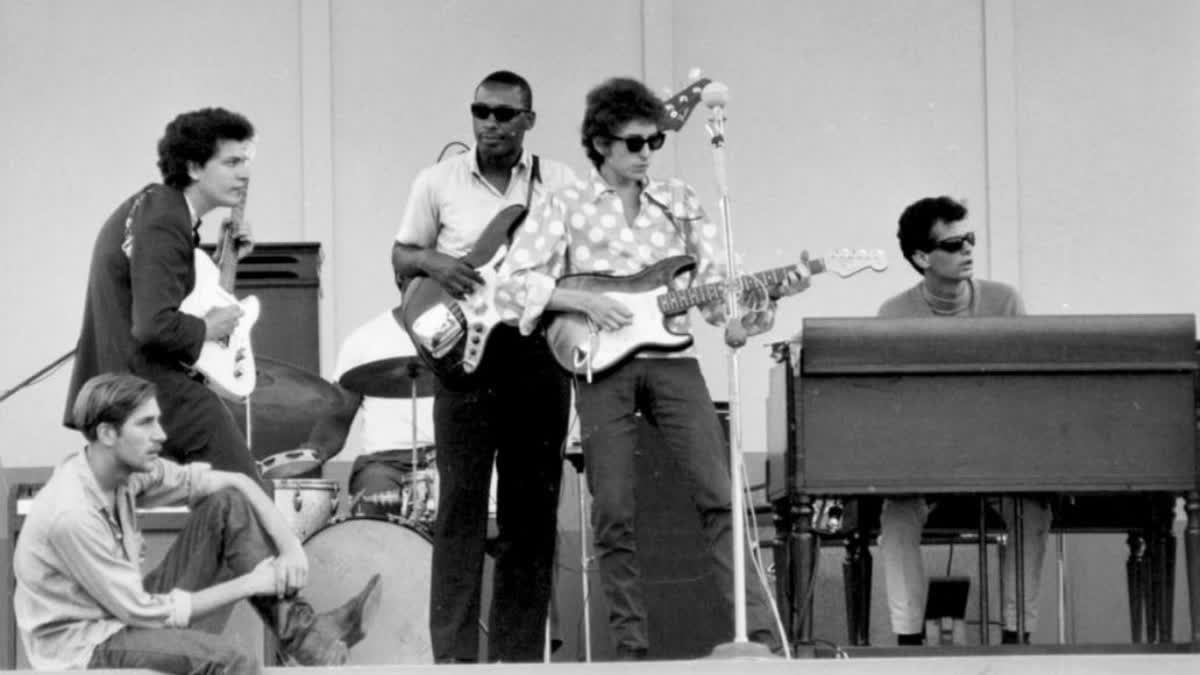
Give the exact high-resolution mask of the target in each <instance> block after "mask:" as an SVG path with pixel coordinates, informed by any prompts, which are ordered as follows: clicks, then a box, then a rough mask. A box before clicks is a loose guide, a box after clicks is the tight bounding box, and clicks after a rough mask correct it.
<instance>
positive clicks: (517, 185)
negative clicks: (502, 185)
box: [396, 148, 577, 258]
mask: <svg viewBox="0 0 1200 675" xmlns="http://www.w3.org/2000/svg"><path fill="white" fill-rule="evenodd" d="M532 161H533V155H531V154H530V153H529V151H528V150H526V151H525V152H524V153H523V154H522V155H521V159H520V160H519V161H518V162H517V165H516V166H514V167H513V169H512V177H511V179H510V180H509V183H508V189H507V190H506V191H505V192H504V193H503V194H502V193H501V192H500V191H499V190H497V189H496V187H495V186H494V185H492V184H491V183H489V182H488V181H487V179H486V178H484V177H483V174H482V173H481V172H480V170H479V163H478V161H477V160H476V156H475V148H471V150H470V152H464V153H462V154H461V155H455V156H453V157H449V158H447V159H445V160H443V161H441V162H438V163H437V164H434V165H433V166H430V167H426V168H424V169H422V170H421V172H420V173H418V174H417V178H416V180H414V181H413V184H412V189H411V190H410V191H409V195H408V203H407V204H406V205H405V208H404V215H403V216H402V217H401V219H400V229H399V230H398V231H397V232H396V242H397V243H400V244H407V245H410V246H420V247H422V248H428V247H434V248H435V249H436V250H437V251H439V252H441V253H445V254H447V255H450V256H453V257H455V258H461V257H462V256H465V255H466V254H468V253H470V252H471V247H472V246H474V245H475V241H476V240H477V239H479V235H481V234H483V230H484V229H485V228H486V227H487V225H488V223H490V222H491V220H492V218H493V217H494V216H495V215H496V214H497V213H499V212H500V210H501V209H503V208H505V207H507V206H511V205H512V204H524V203H525V196H526V194H527V193H528V190H529V173H530V170H531V167H530V164H531V163H532ZM538 165H539V168H538V172H539V173H540V174H541V177H542V180H541V182H538V183H534V186H533V199H532V201H533V202H536V201H537V200H538V198H539V197H541V196H542V195H545V194H548V193H550V192H552V191H554V190H557V189H559V188H561V187H565V186H567V185H570V184H572V183H574V182H576V180H577V178H576V177H575V172H573V171H571V168H570V167H568V166H567V165H566V164H563V163H562V162H556V161H554V160H552V159H546V158H545V157H542V156H540V155H539V156H538Z"/></svg>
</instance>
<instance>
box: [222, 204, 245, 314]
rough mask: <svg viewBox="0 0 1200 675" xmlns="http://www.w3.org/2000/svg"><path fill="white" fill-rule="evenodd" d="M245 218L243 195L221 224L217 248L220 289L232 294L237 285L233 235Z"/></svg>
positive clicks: (235, 251) (235, 247) (235, 250)
mask: <svg viewBox="0 0 1200 675" xmlns="http://www.w3.org/2000/svg"><path fill="white" fill-rule="evenodd" d="M245 217H246V197H245V195H243V196H242V199H241V201H239V202H238V203H237V204H235V205H234V206H233V208H232V209H231V210H230V211H229V219H228V220H226V221H225V222H224V223H222V224H221V244H220V246H218V247H217V250H219V251H220V252H221V257H220V259H219V260H217V269H218V270H219V271H220V273H221V276H220V284H221V288H224V289H225V290H227V291H229V292H230V293H233V288H234V285H235V284H236V283H237V263H238V261H237V242H236V241H235V240H234V233H235V232H237V231H239V230H240V229H241V227H242V219H243V218H245Z"/></svg>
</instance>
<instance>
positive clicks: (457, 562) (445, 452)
mask: <svg viewBox="0 0 1200 675" xmlns="http://www.w3.org/2000/svg"><path fill="white" fill-rule="evenodd" d="M570 400H571V397H570V383H569V380H568V379H567V377H566V375H565V374H563V372H562V371H561V370H560V369H559V368H558V366H557V365H556V364H555V363H554V362H553V360H552V359H551V357H550V352H549V349H548V347H547V346H546V343H545V340H544V339H543V338H542V337H541V336H530V337H526V338H522V337H519V336H518V335H517V333H516V331H515V329H512V328H510V327H508V326H500V327H497V329H496V331H495V332H494V333H493V335H492V337H491V340H490V342H489V344H488V348H487V354H486V356H485V362H484V366H483V370H482V371H481V372H480V374H479V383H478V386H475V387H473V388H463V387H458V386H454V385H452V384H451V383H439V386H438V388H437V391H436V394H435V398H434V408H433V414H434V429H435V433H436V437H437V453H438V455H437V470H438V480H439V484H440V485H439V490H440V495H439V499H438V514H437V523H436V525H435V526H434V537H433V582H432V589H431V591H430V602H429V606H430V609H429V627H430V634H431V638H432V643H433V655H434V658H435V659H436V660H438V661H447V660H452V659H453V660H461V661H475V660H476V659H477V658H478V652H479V626H478V623H479V613H480V608H479V604H480V591H481V587H482V577H483V558H484V543H485V538H486V536H487V514H488V509H487V507H488V504H487V501H488V489H489V486H490V483H491V473H492V461H493V458H494V459H495V462H496V470H497V473H498V476H497V495H496V500H497V504H496V517H497V525H498V527H499V539H498V541H497V543H496V547H495V554H496V566H495V576H494V584H493V591H492V607H491V614H490V618H489V621H488V625H489V627H490V633H489V635H488V647H489V654H488V658H489V659H491V660H496V659H501V660H504V661H534V660H537V659H539V658H540V656H541V652H542V644H543V636H544V630H545V622H546V612H547V608H548V606H549V602H550V588H551V578H552V573H553V565H554V544H555V540H556V527H557V518H558V514H557V509H558V491H559V482H560V480H561V476H562V444H563V440H564V438H565V437H566V431H567V418H568V415H569V408H570Z"/></svg>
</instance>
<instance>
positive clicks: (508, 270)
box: [496, 195, 568, 335]
mask: <svg viewBox="0 0 1200 675" xmlns="http://www.w3.org/2000/svg"><path fill="white" fill-rule="evenodd" d="M565 217H566V206H565V204H564V203H563V202H562V200H560V199H558V198H556V197H554V196H553V195H550V196H549V197H547V198H546V199H544V200H542V201H541V202H540V203H539V204H535V205H534V208H533V209H532V212H531V213H530V214H529V216H528V217H527V218H526V219H525V222H523V223H522V224H521V226H520V227H518V228H517V231H516V233H514V234H513V239H512V244H511V245H510V247H509V251H508V255H507V256H506V257H505V258H504V262H503V263H502V264H501V266H500V273H499V278H498V281H497V286H496V310H497V311H498V312H499V314H500V318H501V320H503V321H504V322H506V323H509V324H516V325H517V328H518V329H520V331H521V334H522V335H529V334H530V333H532V332H533V331H534V330H535V329H536V328H537V325H538V322H539V321H540V319H541V317H542V314H543V313H544V312H545V311H546V304H547V303H548V302H550V296H551V295H553V294H554V287H555V286H556V284H557V280H558V278H559V277H561V276H562V274H563V271H564V270H565V268H566V254H567V244H568V242H567V228H566V226H565V224H564V219H565Z"/></svg>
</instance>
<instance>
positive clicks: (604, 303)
mask: <svg viewBox="0 0 1200 675" xmlns="http://www.w3.org/2000/svg"><path fill="white" fill-rule="evenodd" d="M546 309H551V310H556V311H562V312H579V313H580V314H583V315H584V316H586V317H587V318H588V322H589V323H592V324H595V325H597V326H599V327H600V329H601V330H607V331H615V330H620V329H621V328H624V327H625V326H628V325H629V324H630V323H632V322H633V312H631V311H629V308H628V307H626V306H625V305H624V304H623V303H622V302H621V301H620V300H615V299H613V298H610V297H608V296H607V295H605V294H603V293H595V292H592V291H584V290H577V289H570V288H555V289H554V292H553V293H552V294H551V295H550V301H549V302H547V303H546Z"/></svg>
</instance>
